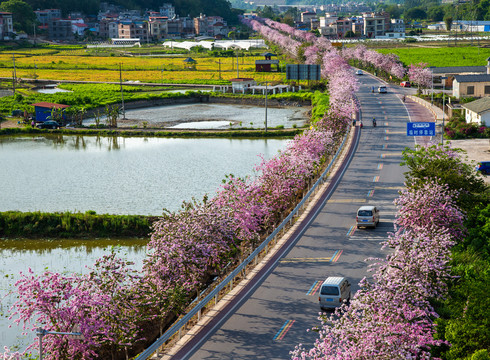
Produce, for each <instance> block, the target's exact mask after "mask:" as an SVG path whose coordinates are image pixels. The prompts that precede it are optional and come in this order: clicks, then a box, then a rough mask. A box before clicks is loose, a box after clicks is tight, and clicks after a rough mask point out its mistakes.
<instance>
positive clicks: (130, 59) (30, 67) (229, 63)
mask: <svg viewBox="0 0 490 360" xmlns="http://www.w3.org/2000/svg"><path fill="white" fill-rule="evenodd" d="M48 51H52V50H50V49H34V50H30V51H24V52H22V51H17V50H16V51H15V67H16V75H17V78H30V79H32V78H37V79H49V80H79V81H107V82H110V81H119V68H120V67H121V69H122V77H123V81H140V82H164V83H165V82H169V83H185V82H187V81H190V82H197V81H199V80H204V81H207V82H213V81H216V82H219V80H220V79H221V80H229V79H232V78H235V77H237V59H236V58H234V57H222V58H216V57H196V58H195V60H196V62H195V63H193V64H188V63H186V62H184V60H185V59H186V58H187V57H188V56H185V57H184V56H182V57H143V56H140V57H138V56H86V55H85V56H80V55H67V53H70V51H64V52H62V54H63V55H60V53H57V54H47V53H46V52H48ZM78 51H80V50H73V52H78ZM258 59H263V57H260V56H244V57H239V58H238V69H239V76H240V77H250V78H254V79H255V80H257V81H281V80H283V79H284V78H285V75H284V74H282V73H277V72H271V73H264V72H260V73H256V72H255V60H258ZM13 62H14V57H13V55H12V53H9V52H0V77H11V76H12V71H13V67H14V64H13Z"/></svg>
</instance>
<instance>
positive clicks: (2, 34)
mask: <svg viewBox="0 0 490 360" xmlns="http://www.w3.org/2000/svg"><path fill="white" fill-rule="evenodd" d="M13 33H14V25H13V21H12V13H9V12H0V40H10V39H11V37H12V34H13Z"/></svg>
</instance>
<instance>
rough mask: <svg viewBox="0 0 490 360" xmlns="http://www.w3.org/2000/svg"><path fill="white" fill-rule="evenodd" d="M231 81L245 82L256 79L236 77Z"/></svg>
mask: <svg viewBox="0 0 490 360" xmlns="http://www.w3.org/2000/svg"><path fill="white" fill-rule="evenodd" d="M230 81H231V82H243V81H254V79H252V78H235V79H230Z"/></svg>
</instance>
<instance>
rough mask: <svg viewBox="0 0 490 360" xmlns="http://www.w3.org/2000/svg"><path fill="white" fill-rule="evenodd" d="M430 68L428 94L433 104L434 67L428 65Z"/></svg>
mask: <svg viewBox="0 0 490 360" xmlns="http://www.w3.org/2000/svg"><path fill="white" fill-rule="evenodd" d="M429 69H430V75H431V76H430V78H431V89H432V90H431V94H430V104H431V105H434V69H433V66H431V67H429Z"/></svg>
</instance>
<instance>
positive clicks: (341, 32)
mask: <svg viewBox="0 0 490 360" xmlns="http://www.w3.org/2000/svg"><path fill="white" fill-rule="evenodd" d="M330 26H331V27H333V28H334V29H335V33H336V35H337V37H339V38H343V37H345V34H346V33H347V32H348V31H352V20H350V19H338V20H337V21H336V22H335V23H333V24H332V25H330Z"/></svg>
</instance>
